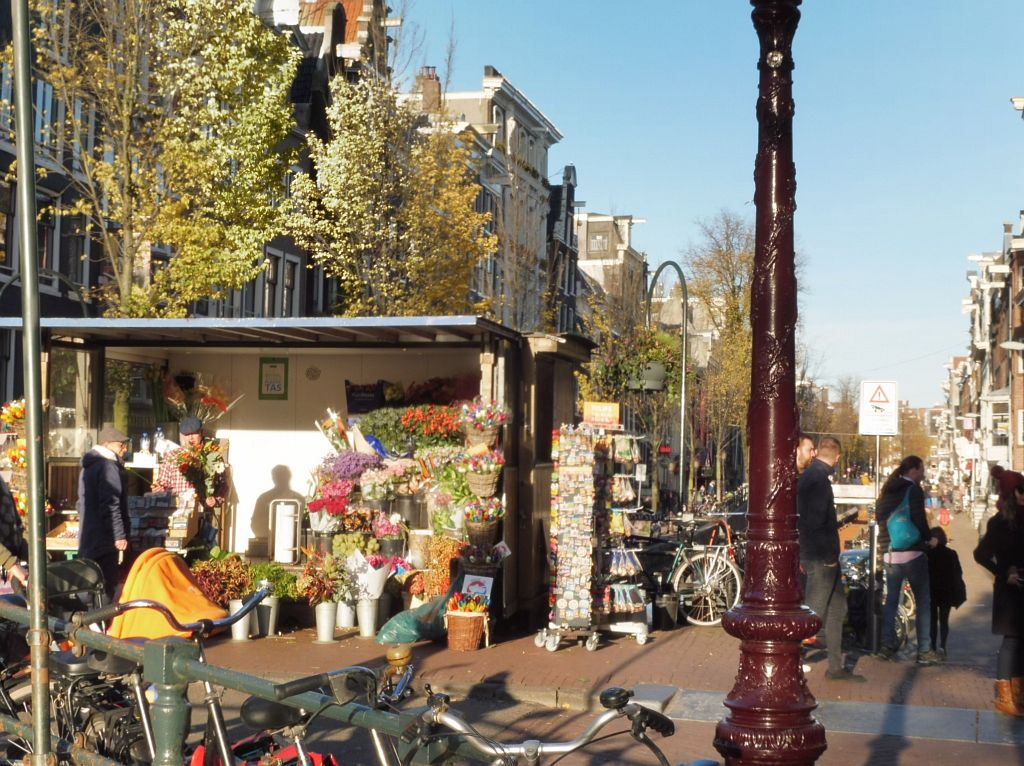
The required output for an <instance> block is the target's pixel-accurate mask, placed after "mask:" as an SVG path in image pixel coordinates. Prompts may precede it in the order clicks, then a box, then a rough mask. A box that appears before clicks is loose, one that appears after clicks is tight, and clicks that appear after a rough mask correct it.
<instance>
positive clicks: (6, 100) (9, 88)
mask: <svg viewBox="0 0 1024 766" xmlns="http://www.w3.org/2000/svg"><path fill="white" fill-rule="evenodd" d="M13 130H14V78H13V77H11V67H10V65H8V64H4V65H3V67H2V68H0V131H3V132H4V133H10V132H11V131H13Z"/></svg>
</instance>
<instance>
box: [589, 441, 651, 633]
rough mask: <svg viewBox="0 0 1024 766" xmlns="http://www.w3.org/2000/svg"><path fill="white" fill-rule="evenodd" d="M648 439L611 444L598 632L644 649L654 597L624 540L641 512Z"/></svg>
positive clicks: (600, 534) (601, 530)
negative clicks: (626, 637)
mask: <svg viewBox="0 0 1024 766" xmlns="http://www.w3.org/2000/svg"><path fill="white" fill-rule="evenodd" d="M643 438H644V437H640V436H630V435H628V434H617V435H615V436H612V437H611V439H610V440H609V446H610V451H609V454H608V464H609V465H610V466H611V484H610V492H609V498H608V499H609V505H608V508H607V512H606V513H605V517H606V523H603V524H599V525H598V549H599V551H600V554H601V558H600V559H599V567H598V574H597V578H598V589H597V598H596V599H595V611H596V613H597V619H596V623H597V627H598V629H599V630H602V631H608V632H611V633H625V634H627V635H631V636H633V637H635V638H636V642H637V643H638V644H640V645H643V644H645V643H647V637H648V635H649V633H650V627H649V625H650V615H649V613H648V609H649V606H650V594H649V593H648V591H647V589H645V587H644V585H643V582H642V577H643V570H642V567H641V566H640V560H639V559H638V557H637V555H636V554H637V550H636V549H631V548H626V547H625V546H624V545H623V538H624V537H625V536H627V535H629V534H630V533H631V531H632V521H631V519H632V517H633V514H635V513H636V512H637V511H639V510H642V509H643V503H642V502H641V501H640V499H639V496H640V493H641V491H642V489H643V483H644V480H645V476H646V471H644V470H641V469H645V468H646V466H645V465H644V464H643V461H642V458H641V452H640V441H641V440H642V439H643Z"/></svg>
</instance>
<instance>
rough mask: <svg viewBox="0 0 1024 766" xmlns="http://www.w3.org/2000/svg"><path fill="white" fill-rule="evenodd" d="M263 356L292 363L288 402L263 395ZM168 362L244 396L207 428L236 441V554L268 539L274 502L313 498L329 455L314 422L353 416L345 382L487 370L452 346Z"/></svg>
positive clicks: (181, 355)
mask: <svg viewBox="0 0 1024 766" xmlns="http://www.w3.org/2000/svg"><path fill="white" fill-rule="evenodd" d="M261 357H276V358H286V359H288V398H287V399H285V400H281V401H277V400H261V399H260V398H259V360H260V358H261ZM168 363H169V365H170V367H169V369H170V371H171V374H175V373H177V372H178V371H181V370H190V371H193V370H194V371H197V372H200V373H202V376H203V379H204V381H206V382H208V383H210V382H212V383H216V384H217V385H219V386H221V387H222V388H224V389H225V390H226V391H228V392H230V393H232V394H234V395H238V394H244V397H243V398H242V399H241V401H239V402H238V404H236V405H235V406H234V408H232V410H231V411H230V412H229V413H228V414H227V415H225V416H224V417H222V418H221V419H220V420H218V421H217V422H216V423H215V424H214V425H213V427H212V428H210V429H208V435H211V436H216V437H218V438H221V439H230V447H229V449H230V452H229V455H228V459H229V462H230V465H231V476H232V485H233V489H234V491H233V498H232V499H233V517H234V518H233V530H234V531H233V534H232V536H231V537H230V540H231V547H232V549H233V550H235V551H239V552H244V551H245V550H246V549H247V548H248V545H249V541H250V540H251V539H252V538H253V537H266V535H267V517H266V514H267V511H268V509H269V503H270V501H271V500H274V499H279V498H280V499H284V498H289V497H295V496H296V495H301V496H302V497H305V496H306V494H307V488H308V483H309V476H310V472H311V471H312V469H313V468H315V467H316V465H317V464H318V463H319V462H320V461H321V460H322V459H323V458H324V456H325V455H326V454H327V453H328V452H329V451H330V447H329V445H328V444H327V441H326V440H325V439H324V437H323V436H322V435H321V434H320V432H319V431H317V430H316V427H315V426H314V425H313V423H314V421H315V420H318V419H322V418H324V417H326V412H327V408H328V407H330V408H332V409H334V410H335V411H337V412H338V413H339V414H340V415H342V417H346V416H347V414H348V413H347V409H346V407H345V380H346V379H348V380H350V381H352V382H353V383H372V382H375V381H377V380H381V379H383V380H387V381H390V382H396V383H401V384H403V386H406V387H408V385H409V384H410V383H413V382H422V381H424V380H428V379H430V378H434V377H450V376H453V375H462V374H467V373H477V374H478V373H479V371H480V360H479V355H478V353H477V352H476V351H471V350H445V349H440V350H437V351H430V350H423V351H420V350H409V351H377V350H373V351H360V352H353V351H348V350H327V349H325V350H324V351H322V352H321V351H316V352H308V351H302V352H294V353H292V352H289V351H287V350H276V349H268V350H267V351H265V352H255V351H249V350H244V351H235V350H231V349H216V350H214V349H211V350H194V351H189V352H181V351H177V350H174V351H172V352H171V353H170V354H169V357H168ZM284 469H287V470H284ZM289 474H290V478H289ZM275 478H276V479H277V486H275ZM254 512H255V513H254Z"/></svg>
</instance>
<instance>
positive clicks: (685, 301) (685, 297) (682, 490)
mask: <svg viewBox="0 0 1024 766" xmlns="http://www.w3.org/2000/svg"><path fill="white" fill-rule="evenodd" d="M669 266H671V267H672V268H673V269H675V270H676V274H677V275H678V276H679V287H680V288H681V290H682V294H681V295H680V300H681V302H682V309H681V311H680V318H679V323H680V324H681V325H682V327H681V328H680V334H681V335H682V340H681V344H680V345H681V346H682V348H681V353H682V361H681V363H680V365H679V367H680V369H681V370H682V372H681V375H680V377H681V378H682V379H681V380H680V382H679V509H680V510H682V508H683V504H684V503H685V502H686V471H684V470H683V455H684V454H685V453H686V345H687V343H686V341H687V330H688V327H689V321H688V320H687V316H686V315H687V313H688V312H689V305H690V296H689V294H688V292H687V290H686V277H685V276H684V275H683V270H682V268H680V266H679V264H678V263H676V262H675V261H665V262H664V263H662V264H661V265H660V266H659V267H658V268H657V270H656V271H655V272H654V276H653V277H651V284H650V285H649V286H648V287H647V326H648V327H650V326H651V300H652V299H653V298H654V286H655V285H656V284H658V277H660V276H661V272H663V271H664V270H665V269H666V268H668V267H669ZM687 468H689V456H688V455H687Z"/></svg>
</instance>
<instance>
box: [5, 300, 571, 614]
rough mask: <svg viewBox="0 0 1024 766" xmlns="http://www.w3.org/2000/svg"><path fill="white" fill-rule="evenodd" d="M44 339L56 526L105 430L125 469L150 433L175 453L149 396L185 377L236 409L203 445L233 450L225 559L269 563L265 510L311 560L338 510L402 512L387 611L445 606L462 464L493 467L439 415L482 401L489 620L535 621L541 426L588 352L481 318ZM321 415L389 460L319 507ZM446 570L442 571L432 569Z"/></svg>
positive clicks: (122, 329)
mask: <svg viewBox="0 0 1024 766" xmlns="http://www.w3.org/2000/svg"><path fill="white" fill-rule="evenodd" d="M20 322H21V320H20V318H18V317H3V318H0V332H3V331H17V330H18V329H19V328H20ZM41 331H42V334H43V336H44V346H45V349H46V359H44V375H45V378H46V380H47V386H48V390H47V391H46V392H45V393H44V395H45V396H47V397H48V399H49V403H50V406H49V409H48V410H47V412H46V418H47V423H45V424H44V427H45V428H46V429H47V433H46V434H45V438H46V452H47V466H46V477H45V478H46V481H47V491H48V492H50V493H51V497H55V498H56V499H55V505H57V507H58V510H61V509H63V508H68V507H73V505H74V500H75V491H76V490H75V487H76V481H75V480H76V477H77V472H78V460H79V458H80V457H81V455H82V454H83V453H84V451H86V450H87V449H88V448H89V447H90V446H91V444H92V443H93V442H94V440H95V437H96V433H97V432H98V430H99V429H100V428H101V427H102V426H103V425H106V424H109V423H110V422H111V421H115V422H117V423H120V424H123V428H122V430H124V431H125V432H126V433H128V434H129V436H130V437H132V440H133V443H134V446H135V450H136V452H138V451H140V450H139V449H138V448H139V447H140V446H141V444H142V439H143V436H144V435H148V437H149V438H150V439H151V442H152V445H153V447H154V448H155V445H156V443H157V441H158V439H157V433H158V432H157V428H158V427H159V428H162V430H163V433H164V435H165V438H166V439H168V440H173V441H178V434H177V432H176V427H177V423H176V422H175V421H174V415H173V413H172V412H171V411H170V410H169V408H168V406H167V404H166V401H165V400H164V397H162V396H159V395H157V394H158V391H159V386H158V383H157V382H156V381H163V380H165V378H166V376H167V375H168V374H170V375H172V376H176V375H177V373H179V372H180V371H191V372H193V373H197V374H199V375H201V376H202V378H203V380H204V381H206V382H207V383H209V384H212V385H217V386H218V387H220V388H221V389H222V390H224V391H230V392H231V393H232V398H237V397H238V396H242V398H241V399H240V400H238V402H237V404H236V405H235V406H234V407H232V408H231V409H230V411H229V412H227V413H226V414H224V415H223V417H222V418H221V419H220V420H218V421H217V422H216V424H215V425H214V426H213V428H212V429H210V431H209V433H208V434H207V435H208V436H209V437H212V438H215V439H218V440H221V442H222V443H224V442H227V443H230V460H229V462H230V478H231V481H230V485H229V488H228V494H227V496H226V497H225V498H224V503H223V505H222V506H221V507H222V518H223V522H224V524H223V528H222V529H223V538H222V540H221V544H222V547H224V548H225V549H227V550H231V551H235V552H238V553H241V554H244V555H245V556H246V557H247V558H248V559H250V560H251V561H254V562H256V561H260V560H262V559H267V558H271V559H272V558H274V555H273V545H274V543H275V527H274V525H273V522H272V509H277V510H280V509H281V508H286V509H290V513H291V514H292V515H291V516H290V518H291V519H293V520H294V519H296V518H298V519H300V520H301V525H302V527H303V528H305V529H306V530H308V534H309V537H308V539H302V536H301V533H303V532H304V529H301V528H300V529H298V530H296V534H295V535H294V542H291V541H287V542H290V543H291V544H293V545H295V547H296V548H297V547H298V546H299V545H303V546H306V547H309V546H313V545H314V543H315V542H316V541H315V539H314V534H313V531H312V524H313V523H324V524H326V523H327V518H326V517H328V516H331V514H330V513H329V512H328V511H327V508H328V507H331V508H334V509H337V508H338V507H339V506H341V505H344V504H345V503H346V502H347V508H348V509H351V508H352V507H355V508H359V509H366V508H367V507H369V508H371V509H373V510H381V509H382V508H374V504H375V503H379V504H382V505H383V504H389V505H390V514H389V519H390V516H391V515H392V514H396V513H397V514H399V517H400V522H397V523H401V524H403V525H404V527H405V530H404V532H403V535H404V549H405V551H404V556H403V557H402V558H403V560H404V561H405V562H407V563H408V564H409V565H410V567H411V569H410V570H408V571H407V572H403V573H399V574H397V575H396V576H392V577H391V578H389V579H390V580H391V581H393V582H389V584H388V588H387V589H388V590H389V591H392V596H393V599H392V600H393V602H396V603H400V602H401V601H402V600H403V599H409V600H411V601H413V602H414V603H415V599H414V598H413V597H414V595H415V596H417V597H419V598H421V599H422V598H426V597H427V596H428V594H430V593H440V594H443V593H445V592H447V590H448V588H449V587H450V586H451V582H452V574H453V570H454V573H456V575H457V572H458V566H459V564H458V561H457V559H458V557H459V553H458V548H459V546H460V545H461V543H462V539H461V537H462V536H464V534H465V532H464V529H465V528H464V521H465V513H464V506H465V503H466V501H467V500H469V499H470V498H471V497H473V496H475V495H474V490H473V489H472V488H471V487H470V483H469V480H467V478H466V471H464V470H460V464H461V463H462V462H463V461H465V460H466V459H467V458H475V459H476V463H477V464H478V467H482V466H481V465H479V464H483V465H486V466H488V467H491V466H493V464H494V463H496V462H497V460H498V458H497V457H496V456H492V457H491V458H484V457H483V456H482V453H481V454H477V455H468V454H467V447H468V446H473V445H467V437H466V435H465V434H463V435H462V438H461V439H453V438H448V437H450V436H451V431H452V430H453V428H452V419H453V418H457V417H458V416H459V415H460V413H459V412H455V411H453V410H451V409H449V408H450V406H451V405H452V404H453V403H455V402H465V401H471V400H473V399H474V398H475V397H477V396H479V397H481V400H482V401H484V402H490V401H498V402H501V403H502V404H503V405H504V406H505V408H506V410H507V418H508V419H507V421H506V422H505V423H504V425H502V426H500V429H494V428H492V425H493V424H487V423H486V422H484V423H481V424H480V427H479V428H475V430H479V431H481V432H483V433H482V435H481V439H482V440H483V441H484V443H485V444H487V443H488V442H493V444H492V446H491V448H490V449H491V450H492V451H498V452H500V455H501V458H500V459H501V460H503V461H504V464H503V465H502V466H501V467H500V471H501V475H500V479H498V480H497V486H496V489H495V495H494V496H497V497H499V498H501V499H502V501H503V504H504V510H505V517H504V519H502V525H501V533H500V536H501V538H502V539H503V540H504V541H505V543H506V544H507V547H508V550H509V551H511V555H506V557H505V558H504V559H503V560H502V564H501V566H500V568H499V575H498V576H497V578H495V579H496V583H495V584H494V587H495V589H496V590H497V592H496V593H492V599H491V603H492V608H493V609H494V610H495V612H496V613H502V614H503V616H502V619H510V618H514V619H517V620H522V621H523V622H524V623H525V622H534V623H535V621H536V620H537V619H543V616H544V614H545V613H546V598H547V594H546V590H547V589H546V582H547V573H546V571H545V567H546V558H545V545H544V541H545V540H546V539H547V524H548V514H549V507H550V493H549V491H548V489H547V487H548V484H549V481H548V477H549V476H550V471H551V463H550V436H549V434H550V428H551V426H550V424H551V423H558V422H568V421H571V419H572V417H573V408H574V402H575V399H574V386H573V371H574V369H576V368H577V366H578V364H579V363H580V362H581V361H583V360H584V359H585V358H586V355H587V351H588V349H587V346H586V342H585V341H581V340H579V339H577V338H574V337H561V338H556V337H554V336H547V335H536V336H524V335H521V334H519V333H517V332H515V331H513V330H510V329H508V328H505V327H502V326H501V325H499V324H496V323H494V322H491V321H488V320H487V319H483V318H480V317H386V318H343V317H317V318H275V319H261V318H254V319H230V318H226V319H213V318H189V319H91V318H90V319H81V320H79V319H70V318H45V317H44V318H43V319H42V320H41ZM112 365H113V366H117V367H120V368H121V369H123V370H124V371H125V374H124V375H123V376H122V378H121V379H120V380H115V379H113V378H111V377H110V375H109V371H110V368H111V366H112ZM15 385H16V386H17V385H18V381H15ZM97 386H98V387H97ZM15 390H16V389H15ZM328 409H330V410H332V411H334V412H335V413H337V415H338V420H339V421H340V422H341V423H342V424H343V425H344V426H345V427H346V428H347V427H348V425H349V423H350V422H353V423H354V421H355V420H356V419H359V420H360V421H361V422H360V423H359V426H360V430H361V432H362V433H363V434H364V436H365V438H366V439H367V443H369V444H371V446H375V445H373V441H374V440H373V439H371V437H375V438H376V440H377V441H379V442H380V446H382V447H383V448H384V451H385V452H386V453H387V459H386V460H385V458H384V457H383V456H381V461H380V463H379V464H377V465H375V466H373V467H369V468H364V469H363V471H362V472H361V473H360V474H359V476H358V478H357V479H356V478H346V474H345V473H344V468H345V467H344V466H342V469H343V470H342V473H341V474H340V475H338V474H336V475H335V479H336V481H338V482H343V481H350V482H352V485H353V486H352V487H348V488H346V486H345V485H344V484H340V485H335V486H334V487H333V488H327V487H326V486H325V487H323V488H322V491H321V493H320V495H319V496H317V495H315V494H314V493H313V491H312V490H313V486H311V484H310V477H311V476H312V475H313V473H314V472H315V471H316V470H317V469H318V468H319V467H320V466H321V464H322V463H323V462H324V461H325V460H326V459H327V458H328V457H330V455H331V449H330V445H329V443H328V444H325V439H324V434H323V433H321V432H320V431H319V430H318V429H317V427H316V426H315V425H314V423H315V422H317V423H321V424H323V422H324V421H325V420H326V419H327V418H325V413H326V411H327V410H328ZM118 418H123V420H119V419H118ZM403 419H404V421H405V423H404V425H403V422H402V421H403ZM484 419H485V420H486V414H485V417H484ZM374 421H376V422H374ZM371 426H372V428H371ZM460 427H461V426H460ZM494 430H500V432H501V433H500V437H497V436H494V435H493V431H494ZM488 432H491V433H488ZM485 449H486V448H485ZM353 451H355V452H357V453H363V450H361V449H356V450H353ZM339 454H340V453H339ZM378 454H380V452H378ZM400 460H409V461H413V464H412V465H410V464H409V463H403V462H398V461H400ZM472 464H473V463H472V461H470V462H469V463H467V465H466V466H462V467H463V468H468V467H469V466H470V465H472ZM149 470H153V469H152V468H151V469H149ZM325 470H327V469H325ZM136 472H137V473H138V474H139V475H140V476H141V477H143V478H142V479H138V478H137V477H135V476H134V474H133V481H136V480H139V481H142V480H144V479H145V477H146V475H147V472H146V470H145V469H141V468H140V469H138V470H137V471H136ZM470 472H471V473H472V471H470ZM487 472H488V471H484V472H483V473H487ZM490 472H491V473H493V472H494V471H493V470H491V471H490ZM474 476H475V474H474ZM487 480H490V481H494V479H493V477H484V479H482V480H478V479H476V478H473V479H472V482H473V485H474V487H475V488H476V489H478V490H480V486H479V485H480V484H481V483H482V482H483V481H487ZM139 489H140V491H141V490H142V489H144V487H140V488H139ZM482 491H488V489H487V488H486V486H485V487H484V488H483V490H482ZM318 499H319V500H322V501H323V503H324V504H323V505H322V506H319V507H318V508H317V509H316V516H315V517H310V516H309V515H308V514H307V512H306V509H307V503H309V502H310V501H312V500H318ZM320 511H323V512H324V513H319V512H320ZM361 512H362V511H361ZM358 518H359V515H358V514H356V517H355V519H358ZM355 519H351V520H349V521H348V522H347V523H348V524H349V525H352V524H354V523H355ZM359 523H360V525H361V528H362V529H364V530H365V529H366V528H367V526H369V532H366V531H362V532H360V534H362V535H368V536H369V537H371V538H372V539H373V540H376V539H377V538H373V535H372V532H373V529H372V518H369V519H367V520H365V521H360V522H359ZM436 532H440V533H441V534H440V535H438V534H436ZM346 533H347V532H345V531H344V530H342V531H340V532H338V533H337V534H346ZM456 538H459V539H456ZM452 545H454V550H453V549H452ZM370 546H372V543H369V542H368V543H367V547H370ZM372 553H374V551H367V552H366V553H365V554H364V555H372ZM451 561H455V562H456V563H455V564H454V566H452V565H446V564H445V563H443V562H451ZM485 563H491V564H493V562H485ZM409 572H412V573H413V574H411V575H410V574H408V573H409ZM399 577H403V582H402V584H401V585H397V584H396V583H397V581H398V578H399ZM455 585H456V587H458V583H457V582H456V583H455ZM442 586H443V587H442ZM339 619H340V618H339Z"/></svg>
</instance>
